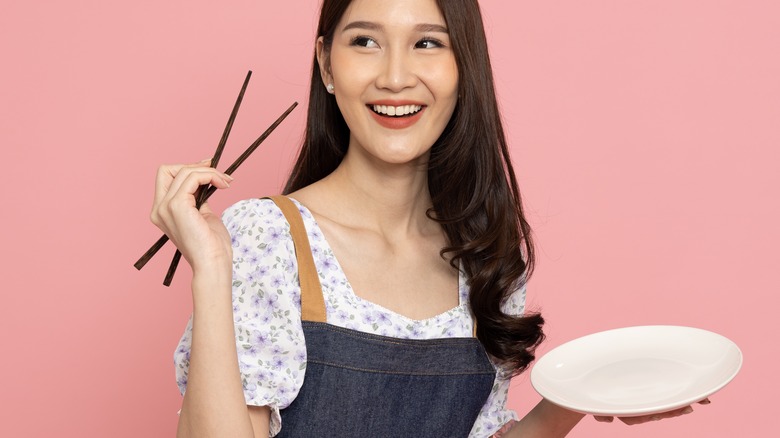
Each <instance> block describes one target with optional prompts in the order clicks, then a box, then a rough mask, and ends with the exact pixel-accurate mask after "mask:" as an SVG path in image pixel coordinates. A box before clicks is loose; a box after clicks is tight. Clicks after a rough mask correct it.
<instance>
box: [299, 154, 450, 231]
mask: <svg viewBox="0 0 780 438" xmlns="http://www.w3.org/2000/svg"><path fill="white" fill-rule="evenodd" d="M314 186H316V187H312V189H316V192H317V196H318V197H324V198H321V200H323V201H326V205H327V207H325V203H323V204H320V206H318V208H317V210H320V211H319V212H316V213H320V214H322V215H324V216H327V217H328V219H330V220H334V221H336V222H338V223H341V224H343V225H345V226H349V227H355V228H364V229H366V228H368V229H371V230H373V231H375V232H377V233H381V234H383V235H386V236H388V237H401V236H403V235H407V236H408V235H410V234H428V233H431V232H437V231H438V230H440V228H439V227H438V225H437V224H435V223H433V222H432V221H431V220H430V219H428V218H427V216H426V212H427V211H428V209H429V208H430V207H431V196H430V192H429V191H428V171H427V165H425V164H424V160H419V162H415V163H406V164H388V163H375V162H370V161H368V160H365V159H364V157H358V156H355V154H350V153H347V155H346V156H345V157H344V160H343V161H342V163H341V164H340V165H339V167H338V168H336V170H335V171H333V173H331V174H330V175H328V176H327V177H326V178H324V179H323V180H321V181H319V182H317V183H315V184H314ZM318 204H319V203H318ZM439 232H440V231H439Z"/></svg>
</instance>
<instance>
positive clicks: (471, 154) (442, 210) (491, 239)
mask: <svg viewBox="0 0 780 438" xmlns="http://www.w3.org/2000/svg"><path fill="white" fill-rule="evenodd" d="M350 3H351V0H324V1H323V3H322V9H321V11H320V19H319V25H318V28H317V35H318V36H322V37H323V39H324V43H325V44H324V50H325V51H326V54H327V52H328V51H329V49H330V46H331V44H332V41H333V35H334V32H335V31H336V26H337V25H338V23H339V21H340V20H341V17H342V15H343V14H344V12H345V11H346V9H347V7H348V6H349V4H350ZM437 3H438V6H439V9H440V11H441V12H442V15H443V16H444V19H445V21H446V23H447V28H448V30H449V36H450V44H451V46H452V50H453V52H454V54H455V59H456V63H457V67H458V75H459V80H458V88H459V89H458V94H459V98H458V103H457V106H456V108H455V111H454V113H453V115H452V118H451V119H450V121H449V123H448V124H447V126H446V127H445V129H444V131H443V133H442V135H441V136H440V137H439V139H438V140H437V141H436V142H435V143H434V145H433V146H432V148H431V155H430V160H429V163H428V187H429V190H430V193H431V198H432V201H433V208H432V210H431V211H429V212H428V216H429V217H430V218H431V219H433V220H435V221H437V222H438V223H439V224H440V225H441V226H442V228H443V229H444V232H445V234H446V235H447V239H448V245H447V246H446V247H445V248H443V249H442V250H441V255H442V257H444V256H446V255H449V257H450V264H451V265H452V266H453V267H456V268H457V267H459V266H460V267H462V269H464V271H465V273H466V275H467V277H468V282H469V283H468V284H469V288H470V295H469V304H470V306H471V310H472V312H473V314H474V317H475V319H476V321H477V337H478V339H479V340H480V342H481V343H482V345H483V346H484V347H485V350H486V351H487V352H488V353H489V354H490V355H492V356H493V357H495V358H496V359H498V360H499V361H501V362H503V363H504V364H505V365H506V366H508V368H510V369H511V370H512V372H513V373H514V374H517V373H520V372H522V371H523V370H524V369H525V368H526V367H527V366H528V365H529V364H530V363H531V362H532V361H533V359H534V350H535V349H536V347H537V346H538V345H539V344H540V343H541V342H542V340H543V339H544V334H543V333H542V325H543V324H544V320H543V319H542V316H541V315H540V314H538V313H533V314H532V313H526V314H525V315H521V316H515V315H508V314H506V313H504V312H503V311H502V309H501V306H502V304H503V303H504V302H505V301H506V300H507V299H508V298H509V296H510V295H511V294H512V293H513V292H514V291H516V290H517V288H519V287H521V286H524V285H525V282H526V281H527V280H528V278H529V277H530V275H531V272H532V271H533V267H534V249H533V243H532V239H531V229H530V227H529V225H528V222H527V221H526V219H525V216H524V214H523V207H522V202H521V198H520V192H519V190H518V188H517V180H516V177H515V173H514V169H513V168H512V163H511V161H510V156H509V149H508V147H507V142H506V136H505V135H504V129H503V126H502V123H501V116H500V113H499V110H498V103H497V101H496V95H495V88H494V84H493V72H492V69H491V66H490V59H489V55H488V47H487V40H486V38H485V31H484V28H483V24H482V15H481V13H480V10H479V5H478V3H477V0H437ZM325 67H326V68H327V67H329V66H325ZM348 144H349V128H348V127H347V124H346V122H345V121H344V118H343V117H342V115H341V112H340V111H339V108H338V106H337V104H336V101H335V99H333V98H332V96H330V95H329V94H328V93H327V92H326V90H325V87H323V85H322V80H321V77H320V65H319V63H318V61H317V57H316V54H315V56H314V64H313V67H312V75H311V84H310V90H309V107H308V112H307V123H306V131H305V136H304V141H303V145H302V147H301V150H300V153H299V155H298V159H297V161H296V163H295V165H294V167H293V169H292V171H291V174H290V177H289V179H288V181H287V184H286V186H285V189H284V193H285V194H287V193H291V192H293V191H295V190H298V189H300V188H303V187H305V186H307V185H309V184H312V183H314V182H316V181H319V180H320V179H322V178H324V177H326V176H327V175H329V174H330V173H331V172H333V171H334V170H335V169H336V167H338V165H339V164H340V163H341V160H342V159H343V158H344V155H345V154H346V152H347V146H348Z"/></svg>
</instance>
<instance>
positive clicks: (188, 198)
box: [151, 166, 232, 237]
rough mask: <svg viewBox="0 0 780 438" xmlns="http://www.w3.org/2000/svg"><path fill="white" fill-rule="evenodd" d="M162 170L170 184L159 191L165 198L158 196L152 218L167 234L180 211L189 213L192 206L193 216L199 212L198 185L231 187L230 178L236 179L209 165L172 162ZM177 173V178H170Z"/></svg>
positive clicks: (161, 177) (220, 187)
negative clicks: (197, 202) (173, 163)
mask: <svg viewBox="0 0 780 438" xmlns="http://www.w3.org/2000/svg"><path fill="white" fill-rule="evenodd" d="M160 173H161V176H160V179H161V181H160V182H161V183H162V184H168V185H169V187H168V188H167V189H165V190H162V191H161V192H160V194H159V195H158V196H162V199H156V200H155V205H154V206H153V208H152V214H151V219H152V222H153V223H154V224H155V225H157V226H158V227H160V228H161V229H162V230H163V232H165V233H166V234H169V233H168V231H169V230H170V228H171V226H172V224H171V222H172V221H174V219H173V218H174V217H175V216H176V215H177V212H181V213H185V212H187V210H191V211H190V212H189V213H188V214H190V215H192V216H190V217H194V215H193V213H195V214H197V211H196V210H195V206H196V199H195V193H196V192H197V190H198V188H200V187H201V186H203V185H206V184H212V185H214V186H215V187H217V188H219V189H226V188H228V187H230V182H229V180H228V179H230V180H232V178H231V177H230V176H228V175H225V174H223V173H222V172H218V171H216V170H214V169H212V168H209V167H186V166H168V167H165V168H161V170H160ZM173 175H175V176H174V178H173V180H169V178H170V176H173ZM169 237H170V234H169Z"/></svg>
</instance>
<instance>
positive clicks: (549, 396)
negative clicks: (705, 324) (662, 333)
mask: <svg viewBox="0 0 780 438" xmlns="http://www.w3.org/2000/svg"><path fill="white" fill-rule="evenodd" d="M669 328H672V329H683V330H695V331H699V332H705V333H707V334H708V335H714V336H717V337H719V338H722V339H724V340H726V341H728V343H729V344H730V345H731V346H732V347H734V349H736V351H737V355H738V356H737V357H738V362H737V365H736V367H735V368H734V370H733V371H732V372H731V373H730V374H729V375H728V377H726V378H724V379H723V380H722V381H721V382H720V383H718V384H717V385H714V386H713V387H712V388H710V389H708V390H706V391H703V392H701V393H697V394H696V395H695V396H690V397H687V398H685V399H680V400H676V401H674V402H669V403H666V404H663V405H653V406H647V407H641V408H626V409H610V410H602V409H594V408H589V407H587V406H585V405H582V404H578V403H569V402H566V401H564V400H562V399H561V398H560V397H559V396H558V394H556V393H550V392H549V391H547V390H545V389H543V388H540V382H538V379H539V376H538V372H536V369H537V366H538V365H539V363H540V362H542V361H543V359H544V358H545V357H547V356H548V355H549V354H550V353H552V352H554V351H555V350H558V349H560V348H562V347H564V346H567V345H569V344H572V343H574V342H581V341H582V340H584V339H586V338H589V337H596V336H598V335H605V334H607V333H611V332H622V331H629V330H636V329H669ZM743 361H744V355H743V353H742V350H741V349H740V348H739V346H738V345H737V344H736V343H735V342H734V341H732V340H731V339H729V338H727V337H726V336H723V335H721V334H720V333H716V332H714V331H711V330H706V329H702V328H699V327H691V326H682V325H670V324H656V325H652V324H651V325H635V326H626V327H618V328H613V329H608V330H602V331H599V332H594V333H590V334H587V335H583V336H580V337H578V338H575V339H571V340H569V341H567V342H564V343H562V344H560V345H558V346H556V347H554V348H552V349H550V350H549V351H547V352H546V353H545V354H544V355H542V356H541V357H540V358H539V359H537V360H536V361H535V362H534V365H533V366H532V367H531V376H530V380H531V386H532V387H533V388H534V390H535V391H536V392H537V393H538V394H539V395H541V396H542V397H543V398H544V399H545V400H547V401H549V402H551V403H553V404H555V405H558V406H560V407H563V408H565V409H569V410H572V411H575V412H579V413H582V414H588V415H600V416H621V417H636V416H642V415H651V414H655V413H660V412H666V411H671V410H674V409H678V408H682V407H684V406H688V405H690V404H693V403H696V402H698V401H700V400H702V399H704V398H706V397H708V396H710V395H712V394H714V393H716V392H718V391H720V390H721V389H723V387H725V386H726V385H728V384H729V383H730V382H731V381H732V380H733V379H734V378H735V377H736V376H737V374H738V373H739V371H740V370H741V369H742V364H743Z"/></svg>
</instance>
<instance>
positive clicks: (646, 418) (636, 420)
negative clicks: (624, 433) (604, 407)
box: [619, 406, 693, 426]
mask: <svg viewBox="0 0 780 438" xmlns="http://www.w3.org/2000/svg"><path fill="white" fill-rule="evenodd" d="M691 412H693V408H692V407H690V406H685V407H682V408H679V409H675V410H672V411H667V412H661V413H658V414H653V415H643V416H641V417H619V418H620V421H622V422H623V423H625V424H628V425H629V426H631V425H634V424H642V423H648V422H651V421H659V420H663V419H666V418H674V417H679V416H681V415H686V414H690V413H691Z"/></svg>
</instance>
